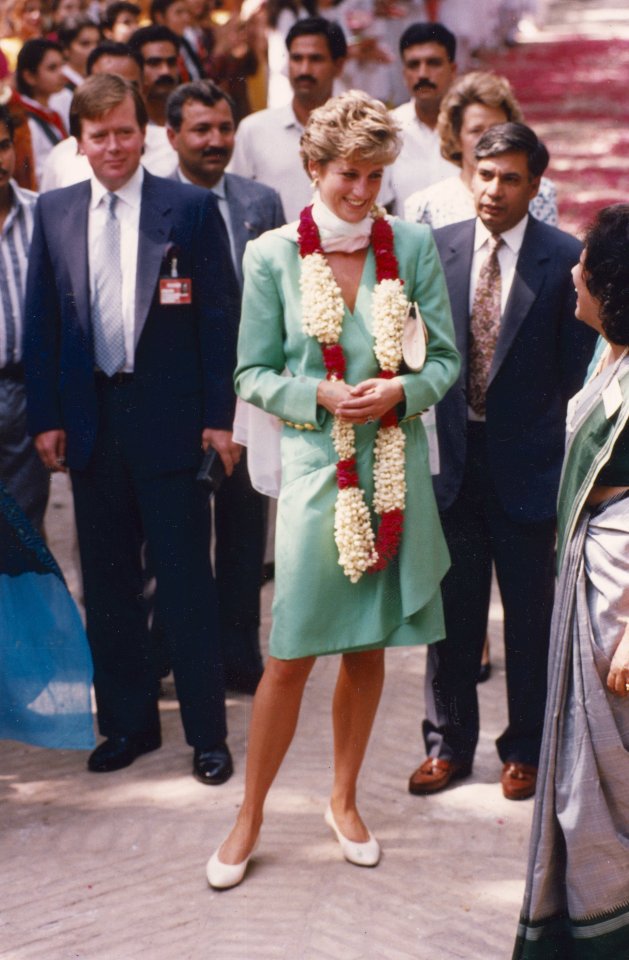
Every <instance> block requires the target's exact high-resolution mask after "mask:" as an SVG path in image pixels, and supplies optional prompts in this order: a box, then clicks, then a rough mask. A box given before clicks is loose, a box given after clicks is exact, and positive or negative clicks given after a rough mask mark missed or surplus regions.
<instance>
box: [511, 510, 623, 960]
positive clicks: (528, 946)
mask: <svg viewBox="0 0 629 960" xmlns="http://www.w3.org/2000/svg"><path fill="white" fill-rule="evenodd" d="M628 616H629V496H627V495H624V496H621V497H616V498H611V499H610V500H608V501H606V502H605V503H603V504H601V505H600V506H599V507H597V508H595V509H589V508H587V507H586V508H585V509H584V511H583V514H582V516H581V519H580V521H579V524H578V527H577V530H576V532H575V535H574V536H573V537H572V538H571V541H570V544H569V546H568V547H567V549H566V555H565V558H564V563H563V566H562V572H561V576H560V579H559V584H558V588H557V594H556V599H555V608H554V614H553V625H552V632H551V646H550V660H549V684H548V702H547V710H546V720H545V727H544V740H543V744H542V753H541V758H540V768H539V780H538V783H539V787H538V795H537V797H536V802H535V813H534V818H533V831H532V836H531V846H530V852H529V868H528V877H527V884H526V892H525V897H524V904H523V909H522V917H521V922H520V926H519V929H518V937H517V941H516V946H515V951H514V954H513V960H551V958H552V960H586V958H587V960H620V957H629V700H628V699H626V698H624V699H621V698H618V697H616V696H614V695H613V694H611V693H610V692H609V691H608V690H607V687H606V679H607V674H608V671H609V666H610V663H611V660H612V657H613V654H614V651H615V650H616V647H617V646H618V643H619V642H620V639H621V637H622V635H623V633H624V629H625V626H626V619H627V617H628Z"/></svg>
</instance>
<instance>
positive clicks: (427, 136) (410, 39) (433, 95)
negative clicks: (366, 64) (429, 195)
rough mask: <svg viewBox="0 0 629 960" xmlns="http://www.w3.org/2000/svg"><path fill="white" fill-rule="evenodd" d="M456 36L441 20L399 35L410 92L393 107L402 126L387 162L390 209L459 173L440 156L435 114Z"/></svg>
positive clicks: (451, 71) (449, 75)
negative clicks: (398, 148)
mask: <svg viewBox="0 0 629 960" xmlns="http://www.w3.org/2000/svg"><path fill="white" fill-rule="evenodd" d="M455 55H456V38H455V36H454V34H452V33H451V32H450V31H449V30H448V29H447V28H446V27H444V26H443V25H442V24H440V23H413V24H411V26H410V27H408V28H407V29H406V30H405V31H404V33H403V34H402V36H401V38H400V56H401V57H402V69H403V74H404V82H405V83H406V88H407V90H408V92H409V93H410V95H411V99H410V101H409V102H408V103H403V104H402V105H401V106H399V107H396V108H395V110H393V111H392V113H393V116H394V117H395V119H396V120H397V121H398V123H399V124H400V125H401V127H402V137H403V142H402V150H401V151H400V154H399V156H398V158H397V160H396V161H395V163H394V164H393V166H392V168H391V179H392V186H393V194H394V213H397V214H398V215H399V216H403V214H404V203H405V201H406V200H407V198H408V197H409V196H410V195H411V194H412V193H414V192H415V191H416V190H421V189H423V188H424V187H429V186H430V185H431V184H433V183H436V182H437V181H438V180H443V179H445V178H446V177H451V176H453V175H454V174H458V173H459V168H458V167H457V166H455V165H454V164H453V163H450V162H449V161H448V160H444V158H443V157H442V156H441V144H440V139H439V134H438V132H437V117H438V116H439V108H440V106H441V101H442V100H443V97H444V96H445V94H446V93H447V91H448V88H449V87H450V84H451V83H452V81H453V79H454V77H455V75H456V63H455Z"/></svg>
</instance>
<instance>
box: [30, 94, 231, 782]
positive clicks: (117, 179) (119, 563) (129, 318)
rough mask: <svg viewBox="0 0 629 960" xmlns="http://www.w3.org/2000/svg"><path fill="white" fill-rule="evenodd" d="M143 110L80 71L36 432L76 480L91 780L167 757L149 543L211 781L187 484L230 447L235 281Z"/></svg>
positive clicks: (35, 247)
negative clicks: (72, 174) (150, 613)
mask: <svg viewBox="0 0 629 960" xmlns="http://www.w3.org/2000/svg"><path fill="white" fill-rule="evenodd" d="M146 121H147V116H146V109H145V106H144V102H143V100H142V98H141V96H140V94H139V92H138V90H137V88H136V87H134V86H133V85H132V84H130V83H128V82H127V81H125V80H123V79H122V78H120V77H116V76H111V75H104V76H97V77H90V78H88V79H87V80H86V81H85V83H84V84H83V85H82V86H81V87H80V88H79V89H78V90H77V92H76V94H75V99H74V101H73V112H72V122H73V133H74V134H75V135H76V137H77V140H78V143H79V147H80V149H81V152H82V153H84V154H85V155H86V156H87V158H88V161H89V164H90V168H91V176H90V179H89V180H87V181H85V182H82V183H77V184H73V185H72V186H70V187H67V188H65V189H64V190H55V191H53V192H51V193H47V194H45V195H43V196H40V198H39V200H38V203H37V208H36V212H35V225H34V229H33V241H32V244H31V254H30V261H29V273H28V278H27V284H26V302H25V331H26V333H25V345H24V364H25V370H26V384H27V412H28V426H29V432H30V433H31V435H32V436H33V437H34V439H35V445H36V447H37V450H38V452H39V454H40V457H41V459H42V461H43V463H44V465H45V466H46V467H48V469H49V470H52V471H55V470H66V469H69V471H70V477H71V480H72V488H73V493H74V506H75V515H76V522H77V531H78V536H79V546H80V552H81V565H82V570H83V583H84V596H85V607H86V615H87V634H88V639H89V641H90V646H91V649H92V656H93V660H94V687H95V691H96V701H97V707H98V722H99V728H100V732H101V733H102V735H103V736H104V737H106V739H105V741H104V742H103V743H101V744H100V746H99V747H97V748H96V750H95V751H94V752H93V753H92V755H91V756H90V758H89V761H88V769H89V770H91V771H92V772H95V773H107V772H109V771H112V770H117V769H120V768H121V767H125V766H128V765H129V764H131V763H133V762H134V760H135V759H136V758H137V757H139V756H140V755H141V754H143V753H147V752H148V751H150V750H155V749H157V748H158V747H159V746H160V743H161V734H160V726H159V709H158V683H157V680H156V677H155V673H154V667H153V663H152V659H151V656H150V652H151V645H150V641H149V636H148V626H147V622H146V613H145V609H144V605H143V602H142V583H143V572H142V562H141V548H142V544H143V541H146V543H147V546H148V550H149V553H150V556H151V561H152V564H153V568H154V573H155V577H156V581H157V606H158V610H159V615H160V622H161V623H162V624H163V627H164V631H165V634H166V636H167V638H168V641H169V648H170V649H169V653H170V661H171V664H172V668H173V672H174V676H175V683H176V686H177V695H178V699H179V704H180V708H181V718H182V722H183V726H184V731H185V734H186V739H187V742H188V743H189V744H190V746H191V747H193V748H194V759H193V772H194V775H195V776H196V778H197V779H198V780H200V781H201V782H202V783H206V784H220V783H223V782H225V780H227V779H228V778H229V777H230V776H231V773H232V761H231V757H230V753H229V750H228V748H227V744H226V732H227V730H226V722H225V689H224V676H223V668H222V661H221V656H220V647H219V638H218V616H217V605H216V590H215V585H214V581H213V579H212V573H211V569H210V562H209V529H208V527H209V519H208V510H207V494H205V491H204V490H203V489H202V488H201V487H200V484H199V483H198V481H197V480H196V474H197V471H198V468H199V465H200V461H201V458H202V451H203V450H206V451H207V450H208V449H209V448H210V447H211V448H213V449H214V450H215V451H216V452H217V454H218V456H219V457H220V459H221V461H222V463H223V466H224V468H225V471H226V473H227V474H228V475H229V474H231V472H232V470H233V467H234V465H235V463H237V462H238V459H239V457H240V447H238V446H237V445H236V444H234V443H233V442H232V435H231V426H232V422H233V416H234V405H235V397H234V392H233V384H232V374H233V369H234V365H235V348H236V343H235V341H236V330H237V324H238V301H239V294H238V286H237V283H236V278H235V275H234V271H233V267H232V264H231V259H230V256H229V248H228V242H227V235H226V231H225V225H224V223H223V221H222V220H221V217H220V215H219V213H218V210H217V208H216V202H215V201H214V199H213V198H212V197H211V196H210V194H209V193H208V191H203V190H199V189H198V188H196V187H192V186H188V185H184V184H182V183H175V182H174V181H172V180H166V179H164V178H161V177H154V176H153V175H152V174H150V173H149V172H148V171H145V170H144V169H143V167H142V166H141V164H140V157H141V155H142V148H143V144H144V129H145V127H146Z"/></svg>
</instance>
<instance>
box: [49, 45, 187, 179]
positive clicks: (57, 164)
mask: <svg viewBox="0 0 629 960" xmlns="http://www.w3.org/2000/svg"><path fill="white" fill-rule="evenodd" d="M142 67H143V63H142V59H141V57H140V55H139V54H138V53H136V52H135V51H134V50H131V48H130V47H128V46H127V45H126V44H125V43H115V42H114V41H113V40H105V41H103V43H100V44H99V45H98V46H97V47H95V49H94V50H92V52H91V53H90V55H89V57H88V58H87V75H88V77H89V76H100V75H102V74H105V73H110V74H112V75H114V76H116V77H122V78H123V80H128V81H129V83H133V84H134V85H135V86H136V87H137V88H138V89H140V86H141V83H142ZM149 131H150V132H149ZM176 160H177V158H176V157H175V156H174V154H173V151H172V148H171V147H170V145H169V144H168V143H166V144H164V142H163V133H162V130H161V129H160V128H159V127H150V128H149V127H147V137H146V140H145V143H144V153H143V154H142V166H143V167H144V168H145V169H146V170H148V171H150V173H154V174H155V176H158V177H159V176H167V175H168V174H170V173H172V171H173V163H175V162H176ZM89 176H90V165H89V163H88V162H87V158H86V157H85V156H84V155H83V154H82V153H79V151H78V147H77V142H76V137H72V136H70V137H68V138H67V140H62V142H61V143H59V144H58V145H57V146H56V147H55V148H54V149H53V150H52V151H51V153H50V154H49V156H48V157H47V159H46V161H45V163H44V168H43V172H42V179H41V184H40V193H46V192H47V191H48V190H55V189H56V188H57V187H69V186H71V184H73V183H80V182H81V180H88V179H89Z"/></svg>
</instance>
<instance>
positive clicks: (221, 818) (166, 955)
mask: <svg viewBox="0 0 629 960" xmlns="http://www.w3.org/2000/svg"><path fill="white" fill-rule="evenodd" d="M48 530H49V536H50V539H51V542H52V545H53V548H54V549H55V552H56V553H57V556H59V558H60V559H61V562H62V564H63V566H64V569H65V571H66V573H67V574H68V579H69V582H70V584H71V586H73V587H74V588H75V589H76V588H78V580H77V577H76V575H75V570H74V560H73V557H74V551H73V545H72V522H71V507H70V497H69V493H68V488H67V482H66V479H65V478H63V477H59V476H57V477H55V478H54V485H53V495H52V497H51V504H50V509H49V512H48ZM271 594H272V585H268V586H266V587H265V590H264V610H265V618H264V634H265V637H266V635H267V633H268V627H269V608H270V600H271ZM500 616H501V611H500V606H499V604H497V603H496V604H494V606H493V607H492V620H491V636H492V658H493V662H494V674H493V676H492V678H491V679H490V681H489V682H488V683H487V684H485V685H484V686H483V687H481V688H480V691H481V699H482V725H483V729H482V736H481V742H480V744H479V749H478V754H477V761H476V765H475V769H474V774H473V776H472V777H471V778H470V779H469V780H466V781H463V782H462V783H460V784H459V785H457V786H456V787H454V788H451V789H449V790H447V791H446V792H444V793H442V794H440V795H438V796H436V797H432V798H423V797H412V796H410V794H409V793H408V792H407V789H406V782H407V778H408V775H409V774H410V772H411V771H412V770H413V769H414V767H415V766H416V765H417V763H418V762H419V760H421V759H423V750H422V747H421V745H420V721H421V717H422V704H423V695H422V677H423V672H424V659H425V657H424V652H423V651H421V650H418V649H408V650H396V651H390V652H389V654H388V658H387V673H388V675H387V682H386V685H385V691H384V696H383V700H382V704H381V707H380V711H379V715H378V718H377V721H376V726H375V731H374V736H373V740H372V743H371V746H370V749H369V753H368V757H367V761H366V764H365V768H364V772H363V774H362V778H361V808H362V810H363V811H364V814H365V817H366V819H367V822H368V823H369V825H370V827H371V829H372V830H373V832H374V833H375V834H376V835H377V836H378V838H379V840H380V841H381V843H382V846H383V850H384V854H383V859H382V862H381V864H380V866H379V867H378V868H377V869H375V870H364V869H361V868H357V867H353V866H351V865H349V864H347V863H345V861H343V860H342V858H341V855H340V850H339V847H338V844H337V843H336V841H335V840H334V838H333V837H332V834H331V832H330V831H329V829H328V828H327V827H326V826H325V824H324V822H323V812H324V809H325V805H326V801H327V796H328V791H329V787H330V780H331V767H330V762H331V750H332V747H331V730H330V721H329V714H330V702H331V693H332V687H333V683H334V679H335V673H336V668H337V660H336V658H332V657H331V658H323V659H321V660H320V661H319V663H318V664H317V666H316V667H315V670H314V673H313V676H312V678H311V680H310V682H309V684H308V687H307V689H306V694H305V698H304V706H303V711H302V716H301V722H300V725H299V729H298V733H297V736H296V739H295V742H294V744H293V747H292V749H291V752H290V754H289V756H288V758H287V761H286V763H285V766H284V767H283V769H282V771H281V774H280V776H279V778H278V781H277V784H276V785H275V787H274V789H273V791H272V793H271V795H270V798H269V801H268V808H267V814H266V820H265V824H264V828H263V833H262V840H261V843H260V846H259V849H258V852H257V854H256V857H255V861H253V862H252V865H251V868H250V871H249V873H248V875H247V878H246V881H245V882H244V883H243V884H242V886H240V887H238V888H236V889H234V890H229V891H225V892H220V893H217V892H213V891H211V890H210V889H209V888H208V887H207V884H206V880H205V873H204V867H205V861H206V859H207V857H208V856H209V854H210V853H211V852H212V850H213V849H214V847H215V846H216V845H217V844H218V843H219V842H220V840H221V839H222V837H223V835H224V834H225V832H226V831H227V829H228V827H229V825H230V824H231V821H232V819H233V817H234V814H235V811H236V809H237V807H238V804H239V802H240V800H241V796H242V783H243V771H244V755H245V745H246V730H247V722H248V716H249V710H250V703H251V701H250V698H248V697H246V696H237V697H233V698H231V699H230V700H229V703H228V719H229V729H230V736H229V742H230V746H231V749H232V751H233V754H234V759H235V764H236V773H235V775H234V777H233V778H232V779H231V780H230V781H229V783H227V784H225V785H223V786H221V787H206V786H203V785H201V784H198V783H197V782H196V781H195V780H194V779H193V778H192V776H191V775H190V765H191V751H190V749H189V748H188V747H187V746H186V745H185V743H184V740H183V735H182V732H181V726H180V722H179V715H178V709H177V703H176V700H175V699H174V691H173V688H172V686H171V685H169V684H167V690H166V692H167V696H166V698H165V699H164V700H163V701H162V703H161V718H162V725H163V734H164V745H163V747H162V749H161V750H159V751H156V752H155V753H151V754H149V755H147V756H145V757H142V758H140V759H139V760H137V761H136V763H134V764H133V766H132V767H130V768H128V769H126V770H121V771H119V772H117V773H112V774H105V775H96V774H90V773H88V772H87V771H86V769H85V760H86V755H85V754H83V753H76V752H71V751H66V752H56V751H48V750H42V749H37V748H35V747H28V746H25V745H23V744H17V743H10V742H5V743H0V771H1V772H0V803H1V806H0V849H1V857H2V865H3V866H2V876H1V879H0V894H1V896H0V958H2V960H208V958H211V960H279V958H281V960H411V958H413V960H455V958H456V960H459V958H465V960H509V957H510V955H511V945H512V942H513V937H514V933H515V926H516V922H517V917H518V909H519V904H520V900H521V896H522V890H523V876H524V868H525V858H526V844H527V837H528V830H529V823H530V817H531V813H532V802H531V801H524V802H521V803H514V802H509V801H507V800H505V799H504V798H503V797H502V794H501V791H500V786H499V784H498V779H499V775H500V762H499V760H498V757H497V755H496V752H495V748H494V745H493V741H494V739H495V737H496V736H497V735H498V734H499V733H500V732H501V730H502V728H503V725H504V723H505V719H506V710H505V694H504V675H503V656H502V646H501V641H500V627H501V624H500Z"/></svg>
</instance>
